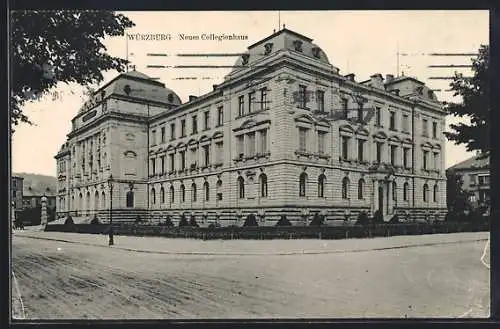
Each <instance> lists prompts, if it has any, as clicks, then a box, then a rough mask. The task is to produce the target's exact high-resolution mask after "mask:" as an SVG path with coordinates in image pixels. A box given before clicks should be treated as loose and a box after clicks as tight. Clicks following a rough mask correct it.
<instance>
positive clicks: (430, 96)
mask: <svg viewBox="0 0 500 329" xmlns="http://www.w3.org/2000/svg"><path fill="white" fill-rule="evenodd" d="M427 97H429V98H430V99H434V92H433V91H432V90H428V91H427Z"/></svg>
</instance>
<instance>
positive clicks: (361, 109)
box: [358, 103, 363, 123]
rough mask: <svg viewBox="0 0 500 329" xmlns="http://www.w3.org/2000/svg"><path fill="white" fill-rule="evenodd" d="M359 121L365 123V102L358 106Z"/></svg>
mask: <svg viewBox="0 0 500 329" xmlns="http://www.w3.org/2000/svg"><path fill="white" fill-rule="evenodd" d="M358 123H363V103H360V104H359V106H358Z"/></svg>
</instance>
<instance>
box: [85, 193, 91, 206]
mask: <svg viewBox="0 0 500 329" xmlns="http://www.w3.org/2000/svg"><path fill="white" fill-rule="evenodd" d="M85 210H90V192H87V200H86V204H85Z"/></svg>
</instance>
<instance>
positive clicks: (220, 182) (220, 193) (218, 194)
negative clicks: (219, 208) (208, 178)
mask: <svg viewBox="0 0 500 329" xmlns="http://www.w3.org/2000/svg"><path fill="white" fill-rule="evenodd" d="M221 188H222V181H221V180H220V179H219V180H218V181H217V200H218V201H220V200H222V192H220V190H221Z"/></svg>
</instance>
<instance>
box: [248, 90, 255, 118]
mask: <svg viewBox="0 0 500 329" xmlns="http://www.w3.org/2000/svg"><path fill="white" fill-rule="evenodd" d="M254 103H255V91H252V92H251V93H249V94H248V113H252V110H253V105H254Z"/></svg>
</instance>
